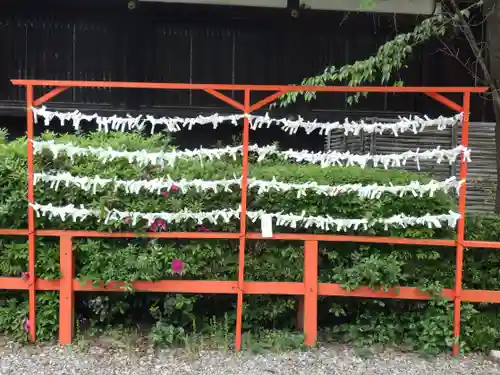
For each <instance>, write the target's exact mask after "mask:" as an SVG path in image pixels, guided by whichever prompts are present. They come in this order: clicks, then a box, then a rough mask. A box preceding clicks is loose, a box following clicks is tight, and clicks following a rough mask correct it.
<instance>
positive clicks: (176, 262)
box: [172, 259, 184, 273]
mask: <svg viewBox="0 0 500 375" xmlns="http://www.w3.org/2000/svg"><path fill="white" fill-rule="evenodd" d="M172 269H173V270H174V273H181V272H182V270H183V269H184V262H183V261H182V260H181V259H173V260H172Z"/></svg>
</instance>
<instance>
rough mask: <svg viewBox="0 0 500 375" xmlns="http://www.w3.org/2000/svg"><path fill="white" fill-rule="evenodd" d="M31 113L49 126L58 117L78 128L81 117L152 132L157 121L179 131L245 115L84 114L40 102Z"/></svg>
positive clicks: (106, 126) (103, 125)
mask: <svg viewBox="0 0 500 375" xmlns="http://www.w3.org/2000/svg"><path fill="white" fill-rule="evenodd" d="M31 110H32V111H33V116H34V119H35V123H37V122H38V119H39V118H42V119H43V121H44V124H45V126H49V125H50V122H51V121H52V120H53V119H54V118H57V119H58V120H59V121H60V123H61V126H65V125H66V122H71V125H72V126H73V128H74V129H75V130H77V131H78V130H80V128H81V124H82V122H83V121H85V122H92V121H95V122H96V123H97V130H98V131H102V132H106V133H107V132H109V131H110V130H113V131H120V132H124V131H134V130H139V131H142V130H144V129H145V128H146V126H148V125H150V126H151V134H153V133H154V132H155V129H156V126H158V125H160V126H163V127H165V128H166V130H167V131H169V132H178V131H181V130H182V129H184V128H187V129H188V130H191V129H192V128H193V126H194V125H207V124H211V125H212V126H213V129H217V127H218V126H219V125H220V124H222V123H223V122H225V121H230V122H231V123H232V124H233V125H238V120H240V119H242V118H244V117H245V116H244V115H227V116H221V115H219V114H217V113H215V114H213V115H210V116H197V117H191V118H189V117H159V118H157V117H154V116H151V115H146V116H143V115H139V116H136V117H133V116H130V115H128V114H127V116H126V117H120V116H116V115H114V116H110V117H106V116H99V115H98V114H97V113H94V114H93V115H85V114H83V113H81V112H80V111H78V110H75V111H73V112H59V111H50V110H48V109H47V107H45V106H42V107H40V108H35V107H32V108H31Z"/></svg>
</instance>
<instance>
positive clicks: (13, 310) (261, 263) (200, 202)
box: [0, 133, 500, 351]
mask: <svg viewBox="0 0 500 375" xmlns="http://www.w3.org/2000/svg"><path fill="white" fill-rule="evenodd" d="M42 138H44V139H55V140H56V142H61V143H66V142H72V143H73V144H75V145H80V146H94V147H102V146H103V145H105V146H110V147H112V148H115V149H127V150H139V149H147V150H150V151H153V150H155V151H159V150H170V149H173V146H171V144H170V143H169V141H168V139H167V138H166V137H165V136H161V135H155V136H147V137H144V136H141V135H140V134H122V133H113V134H101V133H91V134H89V135H79V136H74V135H62V136H55V135H54V134H51V133H45V134H43V135H42ZM0 157H1V159H2V163H1V166H0V212H1V214H0V227H2V228H26V227H27V202H26V189H27V188H26V186H27V174H26V143H25V140H24V139H22V140H16V141H13V142H10V143H5V142H4V143H3V144H1V145H0ZM250 159H251V163H252V164H251V166H250V171H249V173H250V176H251V177H253V178H260V179H271V178H272V177H273V176H276V177H277V178H278V179H279V180H280V181H286V182H307V181H316V182H318V183H320V184H330V185H333V184H341V183H363V184H371V183H379V184H387V183H389V182H391V183H393V184H405V183H408V182H409V181H411V180H421V181H425V180H428V179H429V177H428V176H424V175H420V174H419V175H416V174H414V173H409V172H405V171H395V170H390V171H385V170H379V169H370V168H367V169H361V168H354V167H347V168H340V167H331V168H321V167H319V166H314V165H303V164H296V163H289V162H284V161H281V160H277V159H274V160H273V159H269V160H266V161H264V162H260V163H257V162H256V160H254V159H253V158H252V157H251V158H250ZM240 167H241V160H239V159H238V160H233V159H230V158H226V159H223V160H215V161H206V162H203V163H200V162H199V161H198V160H191V161H178V162H177V164H176V165H175V167H160V166H150V167H142V166H139V165H136V164H129V163H128V161H126V160H116V161H113V162H110V163H106V164H102V163H101V162H99V161H98V160H97V159H96V158H92V157H78V158H75V159H74V160H73V161H72V160H70V159H69V158H68V157H66V156H64V155H63V156H62V157H60V158H57V159H54V158H53V157H52V155H50V154H49V153H46V154H43V155H40V156H37V157H36V165H35V169H36V172H41V171H52V170H65V171H68V172H70V173H71V174H73V175H76V176H95V175H98V176H100V177H103V178H113V177H116V178H120V179H148V178H157V177H165V176H166V175H169V176H170V177H172V178H173V179H183V178H184V179H195V178H199V179H221V178H234V176H235V175H239V174H240ZM35 196H36V201H37V202H38V203H42V204H48V203H52V204H54V205H66V204H70V203H73V204H75V205H79V204H84V205H85V206H86V207H91V208H96V209H100V210H101V211H102V212H104V208H115V209H119V210H122V211H141V212H162V211H168V212H175V211H179V210H182V209H188V210H191V211H209V210H215V209H222V208H237V207H238V205H239V203H240V197H241V195H240V190H239V188H238V187H234V189H233V191H232V192H223V191H219V192H216V193H214V192H205V193H198V192H196V191H194V190H189V191H176V192H174V191H171V192H169V194H168V195H164V194H151V193H141V194H138V195H135V194H126V193H125V192H123V191H121V190H118V191H114V190H113V189H112V188H111V187H110V188H107V189H99V190H98V191H97V192H96V194H93V193H89V192H85V191H83V190H81V189H78V188H76V187H74V186H70V187H64V186H62V185H61V186H60V188H59V189H58V190H57V191H56V190H54V189H51V188H50V186H49V185H48V184H42V183H39V184H37V186H36V188H35ZM248 208H249V209H250V210H259V209H263V210H266V211H268V212H280V211H283V212H286V213H300V212H302V211H305V212H306V213H307V214H309V215H330V216H332V217H346V218H360V217H389V216H392V215H394V214H398V213H404V214H407V215H413V216H419V215H424V214H427V213H430V214H440V213H446V212H448V211H449V210H450V209H455V199H454V198H453V197H451V196H448V195H446V194H444V193H437V194H436V195H435V196H433V197H429V196H426V197H425V198H417V197H414V196H412V195H411V194H409V195H407V196H404V197H395V196H393V195H384V196H382V197H381V198H380V199H376V200H369V199H363V198H360V197H358V196H357V195H356V194H343V195H339V196H337V197H324V196H318V195H314V194H313V193H309V194H307V196H305V197H300V198H298V197H297V195H296V193H295V192H293V191H292V192H287V193H277V192H270V193H265V194H257V191H256V190H253V189H252V190H251V191H250V192H249V196H248ZM469 224H471V226H472V227H470V228H469V231H468V233H470V234H469V236H473V238H478V236H481V235H482V234H485V235H487V236H488V237H490V236H492V235H493V233H492V232H493V231H494V230H495V229H496V228H500V221H499V220H497V218H495V217H493V218H476V219H474V220H471V221H469ZM36 225H37V228H52V229H87V230H101V231H114V232H116V231H135V232H144V231H147V230H148V228H147V225H146V223H145V222H140V223H138V224H137V225H132V224H131V223H129V222H113V223H109V224H104V223H102V222H99V221H97V220H95V219H90V218H89V219H86V220H84V221H82V222H76V223H73V222H71V221H66V222H62V221H60V220H59V219H53V220H49V219H47V218H43V217H42V218H37V220H36ZM205 227H206V228H207V229H208V230H210V231H226V232H229V231H232V232H236V231H238V230H239V222H238V221H236V220H234V221H232V222H230V223H217V224H210V223H205ZM471 228H472V229H471ZM248 229H249V230H250V231H259V223H249V225H248ZM167 230H168V231H196V230H197V227H196V223H195V222H189V221H188V222H184V223H180V224H168V226H167ZM275 231H276V232H287V231H288V232H290V231H295V232H298V233H304V232H308V233H320V232H319V231H318V230H313V229H307V230H306V229H303V228H298V229H295V230H292V229H290V228H275ZM496 233H498V232H496ZM365 234H368V235H373V234H380V235H387V236H401V237H414V238H453V236H454V232H453V230H450V229H448V228H441V229H437V228H427V227H412V228H390V229H389V230H384V228H382V227H379V228H374V229H370V230H368V231H366V233H365ZM74 241H75V243H74V248H75V262H76V267H75V268H76V270H75V272H76V276H77V278H78V279H80V280H81V281H82V282H84V281H91V282H94V283H96V282H99V281H103V282H108V281H111V280H113V281H124V282H126V285H127V288H130V285H131V282H133V281H134V280H164V279H180V278H182V279H196V280H198V279H199V280H235V279H236V278H237V268H238V263H237V261H238V242H237V241H234V240H196V241H194V240H159V239H156V240H155V239H147V238H137V239H97V238H94V239H75V240H74ZM36 246H37V249H36V251H37V259H36V267H37V276H38V277H41V278H45V279H57V278H58V277H59V263H58V259H59V244H58V239H57V238H37V243H36ZM472 253H473V252H471V251H470V252H467V253H466V265H465V268H466V271H465V276H464V277H465V284H466V286H467V287H474V288H476V287H481V288H496V287H497V284H498V283H500V281H498V280H500V278H499V277H498V267H494V268H493V267H490V266H491V265H492V264H496V263H498V262H499V260H500V258H499V257H498V256H496V255H495V252H493V251H492V252H490V253H489V255H488V256H489V258H488V256H485V255H484V253H480V252H479V251H476V252H474V254H472ZM173 259H181V260H182V261H183V262H184V269H183V272H182V274H181V275H179V274H176V273H174V271H173V269H172V260H173ZM27 264H28V261H27V242H26V239H25V238H13V237H2V238H1V239H0V274H1V275H2V276H20V275H21V274H22V272H26V271H27ZM302 264H303V244H302V243H301V242H288V241H249V242H248V245H247V249H246V259H245V278H246V280H255V281H257V280H258V281H300V280H302V277H303V274H302ZM454 269H455V265H454V249H452V248H432V247H425V248H424V247H415V246H413V247H412V246H401V245H397V246H396V245H382V244H361V245H360V244H353V243H330V244H329V243H320V279H321V281H322V282H335V283H339V284H341V285H342V286H343V287H344V288H346V289H356V288H357V287H359V286H361V285H367V286H369V287H371V288H384V289H386V288H389V287H392V286H397V285H411V286H418V287H420V288H422V289H425V290H429V291H431V292H435V291H437V290H438V289H439V288H441V287H452V286H453V280H454ZM129 292H133V290H130V291H129ZM37 298H38V299H37V301H38V302H37V303H38V305H39V306H38V307H39V310H38V311H39V315H38V320H37V322H38V323H39V324H38V325H37V330H38V334H39V338H40V339H51V338H52V337H53V336H54V333H55V332H56V330H57V308H58V306H57V303H58V299H57V298H58V296H57V293H43V294H39V295H38V297H37ZM235 300H236V299H235V298H234V297H233V296H226V297H221V296H199V295H196V296H193V295H156V294H140V295H139V294H134V293H124V294H120V295H118V294H113V295H106V294H101V295H93V294H88V295H85V296H84V297H82V298H80V300H79V301H80V302H79V305H78V315H79V327H83V326H85V325H88V324H90V325H91V326H92V327H98V326H99V327H106V326H109V325H112V324H138V322H141V323H144V322H146V323H149V324H151V326H153V325H154V326H155V327H156V331H155V332H156V335H155V337H156V339H155V340H158V337H159V338H161V337H168V340H167V341H174V339H173V338H172V337H173V336H172V335H174V334H175V332H185V330H189V329H192V327H193V326H198V327H203V326H204V325H207V324H209V322H208V319H210V318H211V317H212V315H217V316H220V317H223V316H224V317H225V319H227V321H229V322H230V323H231V324H232V322H234V314H235V308H234V307H235ZM26 301H27V300H26V295H25V294H12V293H6V294H2V295H0V331H1V330H3V331H5V332H7V333H9V334H14V335H15V336H17V337H25V334H24V332H23V323H22V322H23V319H25V317H26V311H27V302H26ZM44 309H45V310H44ZM295 310H296V301H295V299H293V298H281V297H277V296H266V297H263V296H246V297H245V308H244V324H245V326H244V327H245V329H249V330H258V328H259V327H266V328H287V327H290V328H291V327H293V326H294V325H295V319H294V316H295ZM42 311H45V312H42ZM451 311H452V309H451V306H450V303H448V302H446V301H439V300H437V301H432V302H418V303H408V302H398V301H392V302H383V301H382V302H381V301H368V300H361V299H340V300H338V299H335V300H334V299H331V298H324V299H321V303H320V324H321V325H322V326H323V327H324V328H327V330H326V331H327V332H328V337H329V338H340V339H342V340H347V341H351V342H356V343H369V344H373V343H382V344H389V343H399V344H409V345H411V346H412V347H413V348H418V349H422V350H426V351H432V350H434V351H437V350H441V349H443V348H446V347H448V346H450V345H451V340H452V335H451V327H452V325H451ZM489 314H490V315H488V316H489V317H491V319H493V320H492V321H494V320H495V319H496V318H495V315H491V314H492V313H491V311H490V313H489ZM481 315H483V314H481ZM476 316H477V310H475V309H474V308H473V307H472V306H470V305H465V306H464V314H463V317H464V318H463V319H465V320H464V324H465V325H466V326H467V327H469V326H470V325H472V326H474V325H477V326H479V322H480V320H479V319H478V318H476ZM164 322H168V324H169V325H171V326H172V328H169V327H168V326H164V325H162V324H163V323H164ZM495 323H496V321H495ZM496 327H497V325H492V326H490V327H489V328H488V329H489V331H488V332H486V329H481V330H477V329H476V328H474V329H472V330H471V329H469V328H464V331H465V335H464V342H463V346H464V349H480V350H485V349H487V348H489V347H491V346H492V345H496V344H497V338H498V335H497V333H498V331H497V328H496ZM478 331H480V332H481V333H478ZM479 334H480V335H481V336H479Z"/></svg>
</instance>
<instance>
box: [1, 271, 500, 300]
mask: <svg viewBox="0 0 500 375" xmlns="http://www.w3.org/2000/svg"><path fill="white" fill-rule="evenodd" d="M126 285H127V284H126V283H124V282H119V281H113V282H109V283H107V284H106V285H103V284H102V283H101V285H99V286H94V285H93V284H92V283H91V282H90V281H87V282H85V283H82V282H81V281H79V280H76V279H73V280H72V288H73V291H76V292H125V291H126V289H125V287H126ZM35 286H36V289H37V290H42V291H58V290H60V281H59V280H46V279H37V280H36V284H35ZM131 286H132V288H133V289H134V291H136V292H159V293H196V294H236V293H237V289H238V283H237V282H236V281H205V280H160V281H134V282H132V284H131ZM28 289H29V282H28V281H27V280H24V279H22V278H20V277H0V290H28ZM243 291H244V293H245V294H259V295H283V296H284V295H294V296H300V295H304V294H305V289H304V284H303V283H301V282H281V281H245V283H244V284H243ZM318 295H320V296H337V297H362V298H379V299H402V300H427V299H429V298H431V295H429V294H427V293H425V292H423V291H421V290H420V289H418V288H416V287H407V286H399V287H394V288H390V289H389V290H387V291H384V290H381V289H376V290H374V289H371V288H369V287H366V286H362V287H360V288H358V289H354V290H350V291H348V290H346V289H344V288H343V287H342V286H341V285H340V284H330V283H319V284H318ZM442 297H443V298H447V299H450V300H452V299H453V298H454V292H453V290H452V289H443V290H442ZM462 301H464V302H477V303H480V302H490V303H500V290H499V291H492V290H476V289H464V290H463V291H462Z"/></svg>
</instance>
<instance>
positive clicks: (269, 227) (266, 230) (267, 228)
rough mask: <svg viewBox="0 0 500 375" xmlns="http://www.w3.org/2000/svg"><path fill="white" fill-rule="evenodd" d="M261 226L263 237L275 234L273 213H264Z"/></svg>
mask: <svg viewBox="0 0 500 375" xmlns="http://www.w3.org/2000/svg"><path fill="white" fill-rule="evenodd" d="M260 227H261V228H260V230H261V232H262V237H264V238H271V237H272V236H273V217H272V216H271V215H262V217H261V218H260Z"/></svg>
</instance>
